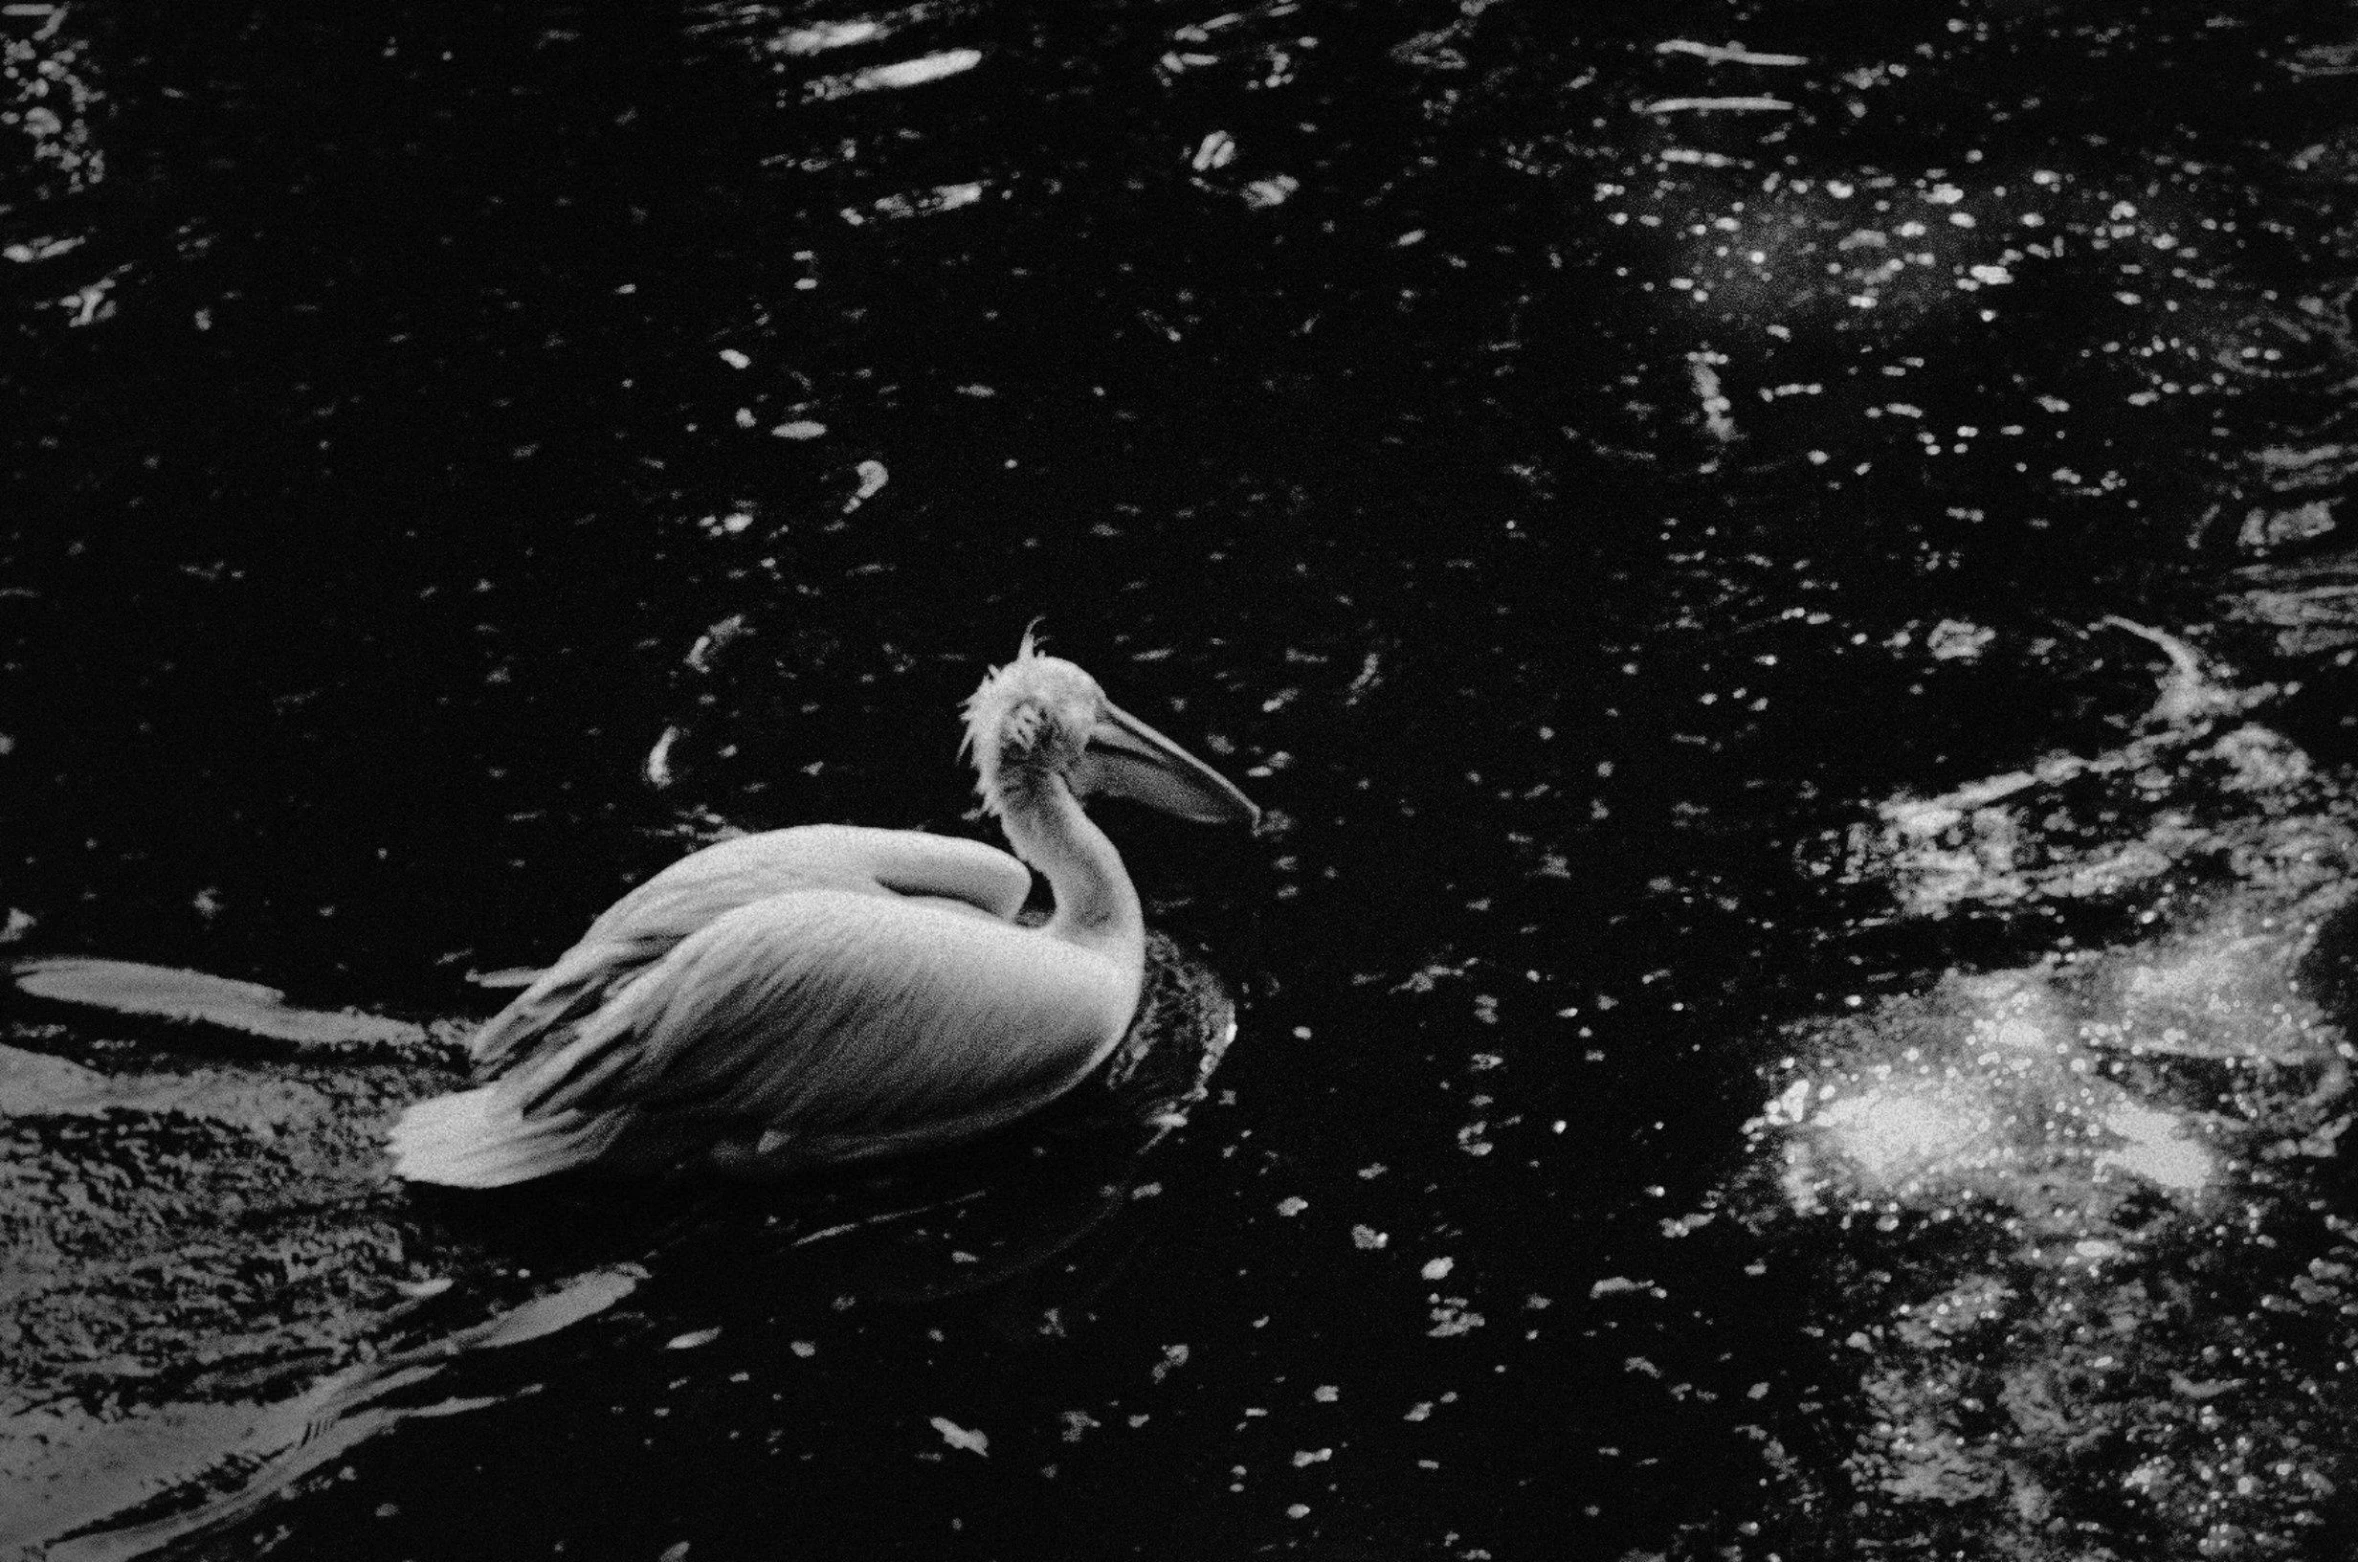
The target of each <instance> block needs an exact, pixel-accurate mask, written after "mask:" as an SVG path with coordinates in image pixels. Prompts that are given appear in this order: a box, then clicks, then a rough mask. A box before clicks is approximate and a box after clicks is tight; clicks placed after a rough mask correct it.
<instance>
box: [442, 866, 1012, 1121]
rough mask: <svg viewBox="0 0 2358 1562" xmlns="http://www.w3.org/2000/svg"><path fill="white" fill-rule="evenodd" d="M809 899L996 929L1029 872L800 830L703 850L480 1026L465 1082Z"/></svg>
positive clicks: (594, 928) (569, 1031)
mask: <svg viewBox="0 0 2358 1562" xmlns="http://www.w3.org/2000/svg"><path fill="white" fill-rule="evenodd" d="M809 889H835V890H843V891H846V892H849V893H853V894H865V895H878V896H895V897H898V896H919V897H924V898H927V899H933V900H939V901H943V902H947V903H950V904H952V905H956V906H960V907H963V908H965V909H967V910H968V911H971V912H981V913H983V914H985V915H987V916H990V917H993V918H996V919H999V920H1002V921H1004V920H1008V919H1012V918H1013V917H1014V916H1015V914H1016V912H1017V911H1019V910H1021V909H1022V907H1023V902H1024V897H1025V895H1026V894H1028V893H1029V892H1030V889H1031V872H1030V870H1029V869H1027V868H1025V867H1024V865H1023V864H1022V863H1020V862H1018V861H1016V860H1015V859H1014V858H1013V857H1011V856H1009V855H1008V854H1007V853H1005V852H1003V851H1000V850H999V849H998V848H996V847H992V846H985V845H984V844H982V843H981V842H980V841H967V840H960V839H957V838H955V837H952V836H942V835H927V834H924V833H922V832H919V831H914V830H872V829H865V828H861V827H859V826H855V825H802V826H798V827H796V828H793V829H787V830H770V831H766V832H764V833H762V834H759V835H743V836H738V837H736V838H735V839H732V840H726V841H722V842H720V843H718V844H717V845H713V846H708V847H706V848H704V849H703V850H702V851H699V852H695V853H693V854H691V855H689V856H686V857H683V858H681V859H680V860H679V861H678V862H675V863H673V864H672V865H671V866H669V867H667V868H665V869H664V870H663V871H662V872H660V873H658V874H656V875H655V876H654V877H653V878H651V879H649V880H647V882H646V883H644V884H641V885H640V886H639V887H638V888H636V889H634V890H632V891H631V892H630V893H629V894H628V895H625V896H624V897H623V898H622V899H621V900H619V901H616V902H615V903H614V905H612V906H611V907H609V908H608V909H607V911H606V912H605V914H604V915H602V916H600V917H599V918H598V919H597V921H595V922H593V923H591V924H590V928H589V931H588V932H587V933H585V934H583V935H582V938H581V941H580V942H579V943H577V944H575V945H574V946H573V947H572V948H571V949H569V950H567V951H566V952H565V953H564V954H563V955H561V956H560V957H558V959H557V962H556V964H554V965H553V966H551V967H550V968H549V969H548V970H547V971H545V972H544V973H542V975H541V976H540V977H539V979H538V980H536V981H535V982H533V984H532V985H531V986H530V987H528V988H526V989H525V990H524V991H523V992H521V993H519V994H517V995H516V997H515V999H514V1001H512V1002H511V1003H509V1005H508V1006H507V1007H506V1008H505V1009H503V1010H501V1011H500V1012H499V1013H498V1014H497V1015H495V1016H494V1017H493V1018H492V1019H491V1020H489V1021H488V1022H486V1023H485V1024H484V1026H483V1027H482V1029H481V1030H479V1031H477V1032H476V1033H475V1037H474V1039H473V1040H472V1041H471V1042H470V1043H469V1044H468V1050H469V1052H470V1054H471V1055H472V1057H473V1059H474V1064H475V1073H476V1077H477V1078H479V1079H492V1078H496V1077H498V1076H499V1075H501V1074H503V1073H506V1072H507V1071H508V1070H510V1069H512V1068H514V1067H516V1066H518V1064H519V1063H520V1062H521V1061H522V1060H523V1059H525V1058H527V1057H530V1056H535V1055H545V1054H547V1053H549V1052H552V1051H555V1050H558V1049H561V1048H562V1047H564V1046H565V1045H566V1044H567V1043H569V1042H571V1041H572V1040H573V1037H574V1035H575V1033H576V1029H577V1027H578V1026H579V1025H580V1023H581V1022H582V1021H584V1020H586V1019H587V1018H588V1017H589V1016H591V1015H592V1014H594V1013H596V1012H597V1010H598V1009H599V1008H600V1006H602V1005H603V1004H604V1003H605V1002H606V1001H607V999H609V998H611V997H612V996H613V995H614V994H615V993H616V992H617V991H618V990H619V989H620V988H621V987H622V986H623V985H624V984H625V983H627V982H629V981H630V980H631V979H632V978H633V977H635V976H637V975H639V974H640V973H641V972H643V971H645V970H646V969H647V968H648V967H650V966H652V965H653V964H654V963H655V962H656V961H658V960H661V959H662V958H663V957H664V956H665V955H668V954H669V953H671V951H672V950H673V949H675V948H677V947H678V946H679V944H680V942H681V940H683V939H685V938H687V937H689V936H690V935H692V934H694V933H696V932H697V931H699V930H700V929H702V928H705V927H708V926H710V925H711V924H712V923H713V922H714V921H715V920H716V919H718V918H720V917H722V916H725V915H727V914H728V913H729V912H731V911H734V910H736V909H737V908H738V907H740V906H745V905H750V904H752V903H753V902H754V901H757V900H765V899H768V898H769V897H770V896H773V895H779V894H785V893H788V892H791V891H795V890H809Z"/></svg>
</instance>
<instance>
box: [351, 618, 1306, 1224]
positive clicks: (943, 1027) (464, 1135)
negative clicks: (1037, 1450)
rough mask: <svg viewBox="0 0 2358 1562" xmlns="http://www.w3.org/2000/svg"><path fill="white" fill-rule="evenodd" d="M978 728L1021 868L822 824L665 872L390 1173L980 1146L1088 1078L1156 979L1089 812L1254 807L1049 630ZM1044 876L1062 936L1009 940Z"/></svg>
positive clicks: (616, 918)
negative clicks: (1103, 806)
mask: <svg viewBox="0 0 2358 1562" xmlns="http://www.w3.org/2000/svg"><path fill="white" fill-rule="evenodd" d="M965 716H966V741H965V744H964V748H965V749H966V750H967V751H970V752H971V754H972V756H973V759H974V767H975V771H976V774H977V780H976V784H975V785H976V790H977V791H978V792H980V793H981V795H982V801H983V807H984V808H985V809H986V810H987V811H989V812H990V813H992V814H995V815H997V816H998V819H999V823H1000V826H1001V827H1002V828H1003V829H1004V830H1005V831H1006V833H1007V840H1008V843H1009V844H1010V845H1012V846H1013V847H1014V848H1015V855H1014V856H1009V855H1008V854H1007V853H1005V852H1003V851H1000V850H998V849H997V848H995V847H991V846H985V845H983V844H981V843H980V842H978V841H966V840H956V839H952V838H949V837H945V836H938V835H928V834H925V833H923V832H921V831H916V830H875V829H863V828H857V827H853V826H848V825H805V826H802V827H799V828H795V829H786V830H772V831H769V832H767V833H764V834H760V835H748V836H742V837H739V838H738V839H736V840H731V841H723V842H721V843H719V844H718V845H715V846H709V847H706V848H705V849H704V850H702V851H699V852H696V853H693V854H692V855H690V856H688V857H685V858H683V859H681V860H680V861H678V862H676V863H673V864H672V865H671V866H670V867H668V868H666V869H664V870H663V871H662V872H661V873H658V874H656V875H655V876H654V877H653V878H651V879H649V880H648V881H647V882H646V883H644V884H642V885H640V886H639V887H638V888H637V889H635V890H633V891H631V893H630V894H628V895H626V896H624V897H623V898H622V899H621V900H620V901H618V902H616V903H615V904H614V906H613V907H612V908H610V909H609V910H608V911H607V912H606V913H605V915H603V916H601V917H599V918H598V919H597V921H595V922H593V923H592V924H591V925H590V929H589V931H588V933H586V934H584V935H583V937H582V939H581V942H579V943H577V944H575V945H574V946H573V947H572V948H571V949H569V950H567V951H566V952H565V953H564V955H563V956H561V957H560V958H559V959H558V961H557V963H556V964H555V965H554V966H552V967H551V968H550V969H549V970H548V971H547V972H546V973H545V974H544V975H542V976H541V977H540V979H539V980H537V981H535V982H534V983H533V984H532V985H531V986H530V987H529V988H527V989H525V991H524V992H522V993H521V994H519V995H518V996H517V998H516V1000H515V1002H513V1003H511V1004H509V1005H508V1007H507V1008H506V1009H504V1010H502V1011H501V1012H500V1013H499V1014H498V1015H496V1016H494V1017H493V1018H492V1019H491V1020H490V1021H489V1022H488V1023H487V1024H485V1025H484V1027H483V1028H482V1030H481V1031H479V1032H478V1033H477V1034H476V1036H475V1038H474V1040H473V1042H472V1043H471V1044H470V1048H469V1050H470V1052H471V1053H472V1055H473V1058H474V1063H475V1071H476V1077H477V1078H478V1079H483V1080H485V1081H487V1082H486V1083H484V1084H481V1085H479V1086H477V1087H476V1088H475V1089H472V1090H464V1091H460V1092H458V1093H456V1094H452V1095H445V1096H436V1097H434V1098H433V1099H431V1100H426V1101H421V1102H418V1103H417V1104H416V1105H414V1106H412V1107H410V1108H409V1109H408V1110H407V1111H406V1112H404V1113H403V1114H402V1116H401V1119H400V1121H399V1122H398V1123H396V1124H395V1125H394V1127H393V1131H392V1149H393V1157H394V1170H395V1171H396V1172H397V1173H398V1174H400V1175H401V1176H403V1177H407V1178H410V1179H411V1180H413V1181H417V1182H432V1183H447V1184H451V1185H454V1186H459V1187H475V1188H490V1187H500V1186H504V1185H507V1184H510V1183H517V1182H524V1181H528V1180H529V1179H531V1178H535V1177H543V1176H547V1175H549V1174H550V1173H552V1172H559V1171H564V1170H567V1169H568V1168H572V1167H578V1166H588V1165H592V1164H597V1165H603V1166H608V1167H615V1168H620V1169H627V1170H662V1169H669V1168H673V1167H681V1166H699V1165H701V1166H706V1167H712V1168H716V1169H718V1170H721V1171H725V1172H731V1173H737V1174H744V1175H767V1174H775V1173H780V1172H785V1171H790V1170H792V1169H793V1168H795V1167H797V1166H801V1165H805V1164H808V1163H811V1162H816V1161H842V1160H856V1159H862V1158H866V1157H870V1156H879V1155H890V1154H895V1153H899V1152H902V1151H907V1150H919V1149H925V1148H929V1147H932V1146H935V1145H940V1144H946V1143H949V1142H951V1141H953V1140H958V1139H964V1138H967V1137H969V1136H971V1135H975V1134H979V1133H982V1132H984V1131H986V1130H988V1129H991V1128H995V1127H997V1126H998V1125H1000V1124H1001V1123H1005V1122H1008V1121H1010V1120H1012V1119H1014V1118H1016V1117H1019V1116H1021V1115H1022V1114H1024V1113H1026V1112H1029V1111H1031V1110H1033V1109H1034V1108H1036V1107H1039V1106H1042V1105H1044V1104H1046V1103H1047V1102H1048V1101H1050V1100H1053V1099H1054V1098H1055V1097H1056V1096H1058V1095H1060V1094H1062V1093H1063V1092H1064V1091H1066V1090H1068V1089H1070V1088H1071V1087H1072V1086H1074V1085H1075V1084H1077V1083H1079V1082H1080V1080H1081V1079H1082V1078H1084V1077H1085V1076H1086V1075H1087V1074H1088V1073H1089V1071H1090V1070H1091V1069H1093V1068H1095V1067H1096V1066H1097V1065H1098V1064H1099V1063H1100V1062H1101V1061H1103V1060H1104V1058H1105V1056H1106V1054H1107V1053H1109V1052H1110V1051H1111V1050H1112V1049H1113V1047H1114V1046H1115V1044H1116V1043H1118V1042H1119V1041H1120V1040H1121V1038H1122V1034H1123V1032H1124V1030H1125V1029H1126V1028H1127V1027H1128V1025H1129V1023H1130V1016H1131V1011H1132V1010H1133V1009H1134V1008H1135V1007H1136V1006H1137V1003H1138V993H1139V985H1140V983H1141V981H1142V980H1143V979H1144V975H1145V961H1146V925H1145V919H1144V917H1143V915H1142V914H1141V912H1140V909H1139V904H1138V892H1137V891H1136V890H1135V889H1133V888H1132V887H1131V884H1130V876H1129V874H1128V873H1127V872H1125V871H1124V870H1123V867H1122V859H1121V857H1120V855H1119V854H1118V853H1116V852H1115V850H1114V848H1113V843H1112V842H1111V841H1109V840H1107V839H1106V837H1105V834H1104V832H1103V831H1101V830H1099V829H1098V828H1097V826H1096V825H1095V824H1094V823H1092V822H1091V821H1090V819H1089V816H1088V815H1087V814H1086V813H1084V812H1083V811H1082V808H1081V799H1082V798H1084V797H1088V796H1091V795H1093V794H1095V793H1100V792H1103V793H1110V794H1113V795H1116V796H1122V797H1129V798H1133V799H1136V800H1137V801H1140V802H1144V803H1150V804H1152V805H1154V806H1155V807H1158V808H1161V809H1163V810H1165V811H1166V812H1169V813H1173V814H1177V815H1179V816H1180V817H1182V818H1186V819H1195V820H1199V821H1202V822H1204V823H1222V822H1229V821H1235V822H1258V820H1259V818H1260V812H1261V811H1260V810H1259V809H1258V808H1256V807H1254V806H1253V804H1252V803H1251V802H1250V801H1249V800H1247V799H1246V797H1245V795H1244V794H1243V793H1242V792H1240V791H1238V790H1237V789H1236V788H1235V787H1234V786H1232V785H1230V784H1229V783H1228V782H1227V781H1226V780H1224V779H1223V778H1222V777H1221V776H1219V775H1218V774H1217V773H1215V772H1214V771H1213V770H1212V769H1211V768H1210V767H1208V766H1206V765H1205V764H1203V763H1202V762H1201V761H1200V760H1197V759H1196V758H1194V757H1193V756H1191V755H1189V754H1188V753H1187V752H1186V751H1185V750H1183V749H1181V748H1180V747H1179V746H1178V745H1177V744H1175V743H1173V742H1172V741H1171V740H1170V739H1168V738H1166V737H1164V736H1163V735H1162V734H1161V733H1158V732H1156V731H1155V730H1154V729H1153V728H1151V727H1149V726H1147V725H1146V724H1145V723H1144V722H1142V721H1139V720H1138V719H1137V718H1136V717H1134V716H1131V715H1129V714H1127V713H1126V712H1124V711H1122V710H1120V709H1119V708H1117V707H1116V706H1115V705H1114V704H1113V703H1112V702H1111V701H1109V700H1107V699H1106V697H1105V692H1104V691H1103V690H1102V689H1100V688H1099V687H1098V685H1097V680H1095V679H1094V678H1092V677H1090V676H1089V675H1088V674H1087V673H1085V672H1083V671H1082V670H1081V669H1080V668H1078V667H1076V666H1074V665H1073V664H1072V663H1071V662H1068V661H1064V660H1062V659H1061V658H1058V657H1053V656H1044V655H1041V654H1039V652H1038V651H1037V650H1035V648H1034V646H1033V643H1032V637H1031V636H1030V635H1029V634H1026V635H1025V636H1024V640H1023V644H1022V646H1021V648H1020V649H1019V650H1018V651H1017V652H1016V656H1015V660H1014V661H1012V662H1010V663H1008V664H1007V665H1006V666H1005V667H1001V668H998V669H997V670H995V671H994V672H992V673H991V675H990V676H989V677H987V678H985V679H984V680H983V682H982V686H981V687H980V688H978V689H976V690H975V692H974V694H973V695H972V696H971V697H970V698H969V699H968V700H967V701H966V705H965ZM1018 859H1021V860H1018ZM1026 863H1028V864H1030V865H1031V868H1037V869H1038V870H1039V871H1040V873H1041V874H1042V875H1043V876H1044V877H1045V878H1046V879H1047V881H1048V885H1049V888H1050V889H1051V891H1053V893H1054V895H1055V901H1056V909H1055V914H1054V915H1053V916H1052V917H1051V918H1050V919H1049V921H1048V922H1047V923H1046V925H1044V926H1039V927H1024V926H1021V925H1019V924H1018V923H1017V922H1016V921H1015V916H1016V913H1017V912H1018V911H1019V910H1020V909H1021V908H1022V906H1023V903H1024V898H1025V896H1026V895H1027V894H1028V893H1029V892H1030V889H1031V882H1032V876H1031V871H1030V868H1027V867H1026V866H1025V864H1026Z"/></svg>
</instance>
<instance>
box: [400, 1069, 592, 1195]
mask: <svg viewBox="0 0 2358 1562" xmlns="http://www.w3.org/2000/svg"><path fill="white" fill-rule="evenodd" d="M634 1115H635V1114H633V1113H632V1112H630V1111H628V1110H624V1111H608V1112H551V1113H549V1114H548V1115H547V1116H545V1117H526V1116H524V1115H523V1113H522V1112H520V1111H518V1110H517V1107H516V1098H515V1092H514V1091H513V1090H512V1089H510V1088H508V1087H505V1086H502V1085H496V1084H493V1085H484V1086H481V1087H479V1088H477V1089H474V1090H461V1091H458V1092H456V1093H454V1094H451V1095H446V1096H432V1097H429V1098H428V1099H426V1100H424V1101H420V1102H418V1103H416V1104H415V1105H413V1106H411V1107H410V1108H409V1109H408V1110H407V1111H405V1112H403V1113H402V1114H401V1118H400V1120H399V1121H398V1122H396V1123H395V1124H394V1125H393V1132H392V1134H391V1136H390V1143H391V1146H392V1150H393V1171H394V1174H395V1175H396V1176H401V1177H406V1178H408V1179H409V1180H410V1181H412V1182H436V1183H441V1184H443V1185H445V1186H447V1187H453V1188H505V1187H510V1186H512V1185H514V1184H516V1183H519V1182H530V1181H531V1180H532V1179H533V1178H535V1177H547V1176H550V1175H553V1174H554V1173H557V1172H561V1171H569V1170H571V1169H572V1168H574V1167H577V1166H586V1165H588V1164H589V1163H590V1162H592V1161H594V1160H597V1159H598V1158H599V1157H600V1156H601V1155H603V1154H604V1153H605V1152H606V1151H607V1150H608V1149H610V1148H611V1147H612V1146H613V1144H614V1141H615V1140H616V1139H618V1138H619V1137H621V1135H622V1132H623V1130H624V1129H625V1128H627V1127H628V1126H629V1125H630V1120H631V1118H632V1117H633V1116H634Z"/></svg>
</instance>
